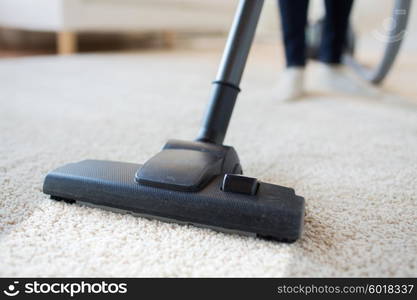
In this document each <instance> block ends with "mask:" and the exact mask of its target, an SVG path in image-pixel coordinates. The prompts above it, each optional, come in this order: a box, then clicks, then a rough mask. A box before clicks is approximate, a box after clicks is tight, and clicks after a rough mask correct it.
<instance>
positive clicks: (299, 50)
mask: <svg viewBox="0 0 417 300" xmlns="http://www.w3.org/2000/svg"><path fill="white" fill-rule="evenodd" d="M278 3H279V8H280V12H281V26H282V35H283V40H284V48H285V57H286V61H287V67H304V66H305V64H306V39H305V30H306V25H307V11H308V3H309V0H279V1H278Z"/></svg>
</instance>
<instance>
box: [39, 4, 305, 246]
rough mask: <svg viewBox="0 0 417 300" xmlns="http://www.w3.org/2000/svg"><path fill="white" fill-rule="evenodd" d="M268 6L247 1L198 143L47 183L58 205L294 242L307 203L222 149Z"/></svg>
mask: <svg viewBox="0 0 417 300" xmlns="http://www.w3.org/2000/svg"><path fill="white" fill-rule="evenodd" d="M262 5H263V0H257V1H253V0H241V1H240V3H239V7H238V11H237V14H236V17H235V20H234V23H233V26H232V29H231V32H230V35H229V38H228V41H227V45H226V49H225V52H224V55H223V59H222V62H221V65H220V70H219V73H218V75H217V78H216V80H215V81H214V83H213V90H212V94H211V101H210V104H209V107H208V111H207V113H206V115H205V119H204V122H203V126H202V128H201V130H200V133H199V136H198V138H197V140H196V141H179V140H170V141H168V142H167V144H166V145H165V146H164V147H163V149H162V151H160V152H159V153H157V154H156V155H155V156H153V157H152V158H150V159H149V160H148V161H147V162H145V163H144V164H143V165H140V164H131V163H123V162H113V161H100V160H84V161H81V162H78V163H73V164H67V165H65V166H63V167H60V168H58V169H56V170H54V171H52V172H50V173H48V175H47V176H46V178H45V181H44V186H43V191H44V193H46V194H49V195H50V196H51V198H52V199H55V200H64V201H66V202H69V203H79V204H83V205H88V206H93V207H100V208H104V209H109V210H113V211H117V212H127V213H131V214H133V215H139V216H144V217H149V218H156V219H160V220H163V221H170V222H176V223H181V224H192V225H196V226H202V227H208V228H212V229H215V230H219V231H224V232H237V233H242V234H249V235H252V236H259V237H264V238H271V239H275V240H278V241H284V242H293V241H295V240H297V239H298V238H299V237H300V235H301V232H302V228H303V223H304V199H303V198H302V197H300V196H297V195H296V194H295V192H294V190H293V189H291V188H286V187H282V186H278V185H274V184H269V183H265V182H261V181H258V180H257V179H256V178H251V177H246V176H243V175H242V167H241V165H240V162H239V158H238V155H237V153H236V151H235V150H234V148H233V147H229V146H224V145H222V143H223V140H224V137H225V135H226V131H227V127H228V124H229V121H230V118H231V115H232V111H233V107H234V104H235V101H236V98H237V95H238V93H239V91H240V89H239V83H240V80H241V77H242V74H243V70H244V67H245V64H246V60H247V57H248V54H249V50H250V47H251V44H252V41H253V37H254V34H255V30H256V26H257V23H258V20H259V16H260V13H261V10H262Z"/></svg>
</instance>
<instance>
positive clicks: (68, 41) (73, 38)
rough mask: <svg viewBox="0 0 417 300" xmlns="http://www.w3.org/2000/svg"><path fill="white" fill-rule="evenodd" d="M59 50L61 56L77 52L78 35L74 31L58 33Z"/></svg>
mask: <svg viewBox="0 0 417 300" xmlns="http://www.w3.org/2000/svg"><path fill="white" fill-rule="evenodd" d="M57 48H58V54H59V55H69V54H74V53H75V52H77V34H76V33H75V32H72V31H60V32H58V33H57Z"/></svg>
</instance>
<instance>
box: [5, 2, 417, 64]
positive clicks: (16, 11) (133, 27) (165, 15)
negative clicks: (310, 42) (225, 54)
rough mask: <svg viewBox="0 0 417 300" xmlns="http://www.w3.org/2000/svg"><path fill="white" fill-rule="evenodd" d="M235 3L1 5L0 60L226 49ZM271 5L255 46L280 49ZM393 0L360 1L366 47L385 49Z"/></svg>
mask: <svg viewBox="0 0 417 300" xmlns="http://www.w3.org/2000/svg"><path fill="white" fill-rule="evenodd" d="M237 2H238V1H236V0H226V1H225V0H210V1H207V0H36V1H33V0H0V49H1V51H0V56H1V57H6V56H21V55H39V54H71V53H76V52H96V51H126V50H138V49H139V50H140V49H148V50H149V49H158V48H173V47H178V48H202V49H209V48H215V47H222V45H223V40H224V37H225V35H226V33H227V31H228V29H229V27H230V24H231V21H232V19H233V14H234V10H235V8H236V5H237ZM265 2H266V3H265V8H264V10H263V16H262V18H261V23H260V26H259V29H258V32H257V42H258V43H263V44H272V45H274V46H277V45H279V46H281V45H280V43H279V38H280V30H279V23H280V22H279V14H278V11H277V5H276V1H275V0H267V1H265ZM393 3H394V1H389V0H385V1H380V0H356V2H355V8H354V13H353V24H354V27H355V30H356V31H357V32H358V33H359V34H360V37H361V42H362V43H366V47H371V46H373V47H376V48H377V47H380V41H378V39H377V38H376V34H375V33H376V31H381V32H382V31H384V30H385V29H386V28H384V26H388V25H387V21H388V18H389V16H390V12H391V10H392V5H393ZM322 6H323V5H322V1H321V0H312V1H311V7H310V13H311V19H316V18H318V17H320V16H321V14H322V10H323V7H322ZM413 9H414V11H416V9H417V6H414V8H413ZM413 14H414V13H413ZM416 25H417V19H414V18H413V15H412V16H411V24H410V26H409V33H408V37H407V40H406V42H405V44H404V49H403V50H408V51H416V50H417V38H416V37H417V26H416ZM360 44H361V43H359V46H360Z"/></svg>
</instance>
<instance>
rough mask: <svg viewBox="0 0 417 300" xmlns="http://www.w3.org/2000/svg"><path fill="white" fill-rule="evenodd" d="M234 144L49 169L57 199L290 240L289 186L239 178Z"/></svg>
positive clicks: (294, 211) (48, 187)
mask: <svg viewBox="0 0 417 300" xmlns="http://www.w3.org/2000/svg"><path fill="white" fill-rule="evenodd" d="M239 173H241V167H240V164H239V160H238V156H237V154H236V152H235V150H234V149H233V148H232V147H227V146H219V145H214V144H209V143H203V142H183V141H175V140H173V141H169V142H168V143H167V144H166V145H165V147H164V148H163V150H162V151H161V152H159V153H158V154H156V155H155V156H154V157H153V158H151V159H150V160H148V161H147V162H146V163H145V164H144V165H139V164H132V163H123V162H112V161H100V160H84V161H81V162H78V163H72V164H68V165H65V166H63V167H60V168H58V169H56V170H54V171H52V172H50V173H49V174H48V175H47V176H46V178H45V182H44V186H43V191H44V193H46V194H49V195H51V197H52V198H53V199H55V200H64V201H67V202H71V203H73V202H76V203H80V204H84V205H88V206H93V207H101V208H105V209H110V210H114V211H120V212H128V213H132V214H134V215H140V216H145V217H151V218H157V219H161V220H164V221H173V222H176V223H181V224H192V225H196V226H203V227H208V228H212V229H215V230H219V231H225V232H237V233H243V234H249V235H253V236H260V237H264V238H271V239H275V240H279V241H284V242H293V241H295V240H296V239H297V238H298V237H299V236H300V234H301V231H302V227H303V219H304V199H303V198H302V197H299V196H297V195H296V194H295V193H294V190H293V189H290V188H286V187H282V186H278V185H273V184H268V183H264V182H260V181H258V180H256V179H255V178H250V177H245V176H242V175H240V174H239Z"/></svg>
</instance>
